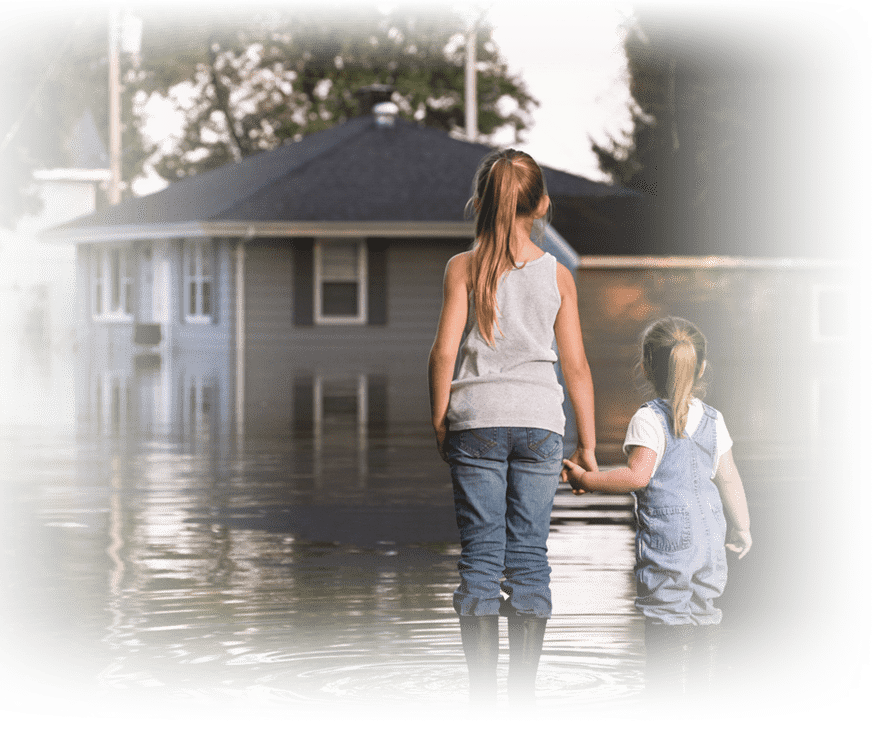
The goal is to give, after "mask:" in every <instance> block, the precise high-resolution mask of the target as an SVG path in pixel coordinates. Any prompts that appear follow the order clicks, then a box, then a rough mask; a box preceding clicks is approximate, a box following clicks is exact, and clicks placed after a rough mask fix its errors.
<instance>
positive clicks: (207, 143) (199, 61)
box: [141, 4, 536, 181]
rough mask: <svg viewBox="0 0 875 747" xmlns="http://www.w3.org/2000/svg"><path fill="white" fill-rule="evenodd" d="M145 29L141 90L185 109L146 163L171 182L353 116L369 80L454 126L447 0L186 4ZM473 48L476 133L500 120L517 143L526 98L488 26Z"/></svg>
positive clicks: (433, 121) (459, 57)
mask: <svg viewBox="0 0 875 747" xmlns="http://www.w3.org/2000/svg"><path fill="white" fill-rule="evenodd" d="M145 27H146V29H147V32H146V37H145V39H144V57H143V63H142V64H143V68H144V70H145V71H146V77H145V78H144V80H143V81H142V83H141V86H142V90H143V91H144V92H145V93H147V94H149V95H151V94H153V93H157V94H159V95H162V96H172V95H173V93H174V91H176V92H177V101H178V102H179V104H178V106H179V110H180V112H181V113H182V115H183V117H184V128H183V133H182V137H181V139H180V142H179V144H178V145H177V146H176V147H174V149H173V151H172V152H171V153H169V154H166V155H164V156H163V157H162V158H161V159H160V160H159V161H158V163H157V164H156V170H157V172H158V173H159V174H160V175H161V176H162V177H164V178H166V179H168V180H171V181H173V180H177V179H180V178H182V177H184V176H187V175H190V174H194V173H200V172H203V171H206V170H209V169H212V168H215V167H216V166H218V165H220V164H222V163H225V162H227V161H230V160H232V159H239V158H241V157H244V156H246V155H249V154H251V153H255V152H257V151H260V150H266V149H271V148H274V147H276V146H277V145H279V144H280V143H283V142H287V141H290V140H297V139H300V138H301V137H303V136H304V135H307V134H310V133H313V132H317V131H319V130H322V129H326V128H329V127H332V126H335V125H337V124H339V123H341V122H343V121H345V120H346V119H348V118H350V117H353V116H356V115H358V114H360V113H361V110H360V102H359V100H358V98H357V96H356V92H357V91H358V90H359V89H360V88H362V87H363V86H368V85H373V84H383V85H387V86H391V87H392V88H393V89H394V91H395V93H394V94H393V101H395V103H397V104H398V106H399V108H400V113H401V116H404V117H406V118H408V119H411V120H415V121H418V122H421V123H423V124H425V125H428V126H432V127H438V128H440V129H443V130H446V131H448V132H453V133H461V132H462V131H463V129H464V33H465V31H466V22H465V20H464V19H463V18H462V17H461V16H459V15H458V14H457V13H454V12H453V11H451V10H449V9H446V8H442V7H439V6H436V7H434V8H431V9H429V8H426V7H423V6H422V5H421V4H420V5H411V6H396V7H392V8H391V9H389V10H378V9H377V8H376V7H368V6H363V5H360V4H356V5H349V4H344V5H341V6H333V7H332V6H330V5H329V6H326V5H323V6H319V7H318V8H317V7H315V6H314V7H313V8H310V9H304V8H288V7H286V8H283V7H281V6H277V7H269V6H268V7H263V8H258V7H256V9H255V10H253V9H252V7H251V6H249V7H247V8H246V9H245V11H243V10H240V9H239V7H231V8H225V9H224V10H221V11H219V12H217V13H215V14H213V15H211V16H210V18H209V19H208V23H207V24H205V23H204V19H203V17H202V14H199V13H192V12H191V11H186V10H182V11H180V12H178V13H177V14H176V16H175V17H174V18H173V19H172V20H170V21H168V19H167V17H166V15H165V14H162V15H161V16H160V17H158V16H155V15H151V14H150V13H149V11H148V10H147V11H146V13H145ZM477 47H478V91H477V94H478V109H479V130H480V132H481V133H482V134H483V135H484V136H485V137H486V138H488V137H489V136H491V135H494V134H495V133H496V132H497V131H499V130H500V129H502V128H509V129H510V131H511V132H512V134H513V137H514V139H515V140H516V141H517V142H518V141H519V137H520V134H521V133H522V132H523V131H524V130H525V129H526V127H528V126H529V124H530V113H531V111H532V109H533V108H534V106H536V102H535V100H534V99H533V98H532V96H531V95H530V94H529V93H528V91H527V90H526V87H525V85H524V84H523V82H522V81H521V80H519V79H517V78H515V77H513V76H511V75H510V74H509V73H508V70H507V67H506V65H505V64H504V63H503V62H502V60H501V57H500V54H499V50H498V48H497V46H496V45H495V43H494V42H493V41H492V39H491V29H490V28H489V27H487V26H480V28H479V29H478V33H477ZM174 87H179V88H174ZM180 89H182V90H181V91H180Z"/></svg>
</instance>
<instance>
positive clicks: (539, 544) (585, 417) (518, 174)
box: [428, 149, 598, 703]
mask: <svg viewBox="0 0 875 747" xmlns="http://www.w3.org/2000/svg"><path fill="white" fill-rule="evenodd" d="M471 206H472V207H473V209H474V212H475V214H476V227H475V235H476V238H475V242H474V246H473V248H472V249H471V250H470V251H467V252H463V253H462V254H457V255H456V256H454V257H452V258H451V259H450V261H449V262H448V264H447V268H446V274H445V278H444V303H443V308H442V310H441V317H440V322H439V324H438V331H437V335H436V337H435V341H434V345H433V347H432V350H431V355H430V357H429V369H428V370H429V384H430V389H431V404H432V419H433V425H434V430H435V436H436V438H437V446H438V450H439V451H440V454H441V456H442V457H443V458H444V459H445V460H446V461H447V462H448V463H449V464H450V471H451V475H452V480H453V495H454V500H455V507H456V521H457V524H458V527H459V536H460V539H461V544H462V553H461V557H460V559H459V575H460V577H461V582H460V584H459V587H458V589H456V592H455V594H454V595H453V606H454V607H455V609H456V612H457V613H458V614H459V622H460V625H461V632H462V646H463V649H464V651H465V659H466V661H467V664H468V672H469V679H470V685H471V688H470V693H471V697H472V700H474V701H480V702H483V701H494V700H495V697H496V689H497V684H496V665H497V660H498V617H499V615H502V616H505V617H507V624H508V638H509V650H510V666H509V671H508V693H509V696H510V699H511V700H512V701H514V702H515V703H526V702H531V701H532V700H533V698H534V690H535V676H536V672H537V669H538V661H539V659H540V655H541V646H542V643H543V640H544V629H545V626H546V623H547V618H549V617H550V614H551V610H552V601H551V596H550V565H549V563H548V562H547V535H548V533H549V531H550V511H551V508H552V506H553V496H554V494H555V492H556V488H557V487H558V485H559V476H560V472H561V470H562V436H563V433H564V430H565V415H564V412H563V409H562V401H563V397H564V395H563V391H562V387H561V386H560V384H559V382H558V379H557V377H556V370H555V364H556V359H557V356H556V353H555V352H554V350H553V343H554V340H555V343H556V347H557V349H558V351H559V360H560V362H561V365H562V374H563V377H564V379H565V385H566V388H567V391H568V397H569V400H570V401H571V405H572V407H573V409H574V413H575V417H576V420H577V432H578V436H577V449H576V451H575V452H574V454H572V456H571V460H570V462H571V463H575V464H578V465H582V466H583V467H585V468H586V469H588V470H597V469H598V465H597V464H596V459H595V417H594V414H593V388H592V377H591V376H590V369H589V365H588V363H587V360H586V354H585V353H584V349H583V338H582V335H581V329H580V317H579V316H578V313H579V312H578V308H577V291H576V287H575V284H574V277H573V276H572V274H571V272H570V271H569V270H568V269H567V268H565V267H563V266H562V265H561V264H559V263H557V262H556V259H555V258H554V257H553V256H552V255H551V254H546V253H545V252H543V251H542V250H541V249H540V248H539V247H538V246H537V245H536V244H534V243H533V242H532V240H531V238H530V235H531V233H532V226H533V224H534V222H535V221H536V220H538V219H541V218H543V217H544V216H545V215H546V214H547V212H548V209H549V207H550V198H549V197H548V196H547V190H546V187H545V184H544V177H543V174H542V172H541V169H540V168H539V167H538V164H537V163H535V161H534V160H533V159H532V158H531V156H529V155H527V154H526V153H523V152H521V151H518V150H513V149H507V150H502V151H496V152H494V153H491V154H490V155H489V156H487V157H486V158H485V159H484V161H483V162H482V163H481V165H480V168H479V170H478V171H477V175H476V176H475V179H474V194H473V197H472V199H471ZM457 358H458V359H459V360H458V372H457V373H456V375H455V377H454V369H455V368H456V364H457ZM502 592H504V594H505V595H506V596H503V595H502Z"/></svg>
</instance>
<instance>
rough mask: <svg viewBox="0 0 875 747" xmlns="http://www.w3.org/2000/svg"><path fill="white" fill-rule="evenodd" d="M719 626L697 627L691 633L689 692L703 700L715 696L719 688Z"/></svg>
mask: <svg viewBox="0 0 875 747" xmlns="http://www.w3.org/2000/svg"><path fill="white" fill-rule="evenodd" d="M720 634H721V629H720V626H719V625H699V626H696V628H695V630H694V631H693V639H692V646H691V652H690V666H689V678H688V680H689V684H690V690H691V691H692V692H693V693H694V694H695V695H696V696H697V697H700V698H702V699H705V700H709V699H711V698H712V697H713V696H715V695H716V694H717V690H718V688H719V686H720Z"/></svg>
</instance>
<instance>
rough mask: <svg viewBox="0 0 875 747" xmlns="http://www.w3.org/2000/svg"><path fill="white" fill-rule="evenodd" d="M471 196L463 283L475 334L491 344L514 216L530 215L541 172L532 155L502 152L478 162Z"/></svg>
mask: <svg viewBox="0 0 875 747" xmlns="http://www.w3.org/2000/svg"><path fill="white" fill-rule="evenodd" d="M473 192H474V194H473V196H472V198H471V199H470V200H469V202H468V205H469V208H470V207H473V209H474V211H475V213H476V217H477V220H476V227H475V232H476V236H477V239H476V244H475V246H474V258H473V261H472V262H471V263H470V265H469V270H470V271H469V281H470V287H471V291H472V293H473V296H474V309H475V311H476V314H477V326H478V328H479V329H480V334H481V335H482V336H483V339H484V340H486V341H487V342H488V343H489V344H490V345H494V344H495V334H494V332H493V328H494V327H495V326H496V321H497V318H498V312H499V309H498V306H497V304H496V294H497V291H498V283H499V281H500V280H501V278H502V276H503V275H504V273H505V272H507V271H509V270H510V269H512V268H513V266H514V259H513V251H512V250H511V246H510V242H511V238H512V236H513V227H514V221H515V220H516V218H517V216H518V215H530V214H531V213H533V212H534V211H535V209H536V208H537V207H538V204H539V203H540V201H541V198H542V197H543V196H544V195H545V194H546V188H545V187H544V177H543V175H542V173H541V169H540V167H539V166H538V164H537V163H535V161H534V160H533V159H532V157H531V156H529V155H527V154H525V153H523V152H522V151H518V150H513V149H510V148H508V149H506V150H502V151H496V152H494V153H491V154H490V155H489V156H487V157H486V158H485V159H484V160H483V162H482V163H481V164H480V168H479V169H478V171H477V175H476V176H475V178H474V190H473ZM498 327H499V329H498V331H499V333H500V332H501V326H500V325H498Z"/></svg>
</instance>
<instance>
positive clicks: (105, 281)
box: [89, 244, 134, 322]
mask: <svg viewBox="0 0 875 747" xmlns="http://www.w3.org/2000/svg"><path fill="white" fill-rule="evenodd" d="M133 258H134V252H133V250H132V249H131V248H130V247H128V246H125V245H121V244H107V245H96V246H94V249H93V253H92V257H91V260H92V261H91V272H90V275H91V277H90V279H89V282H90V287H91V318H92V319H94V320H95V321H100V322H131V321H133V319H134V310H133V308H134V276H133V272H132V269H131V265H132V264H133Z"/></svg>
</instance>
